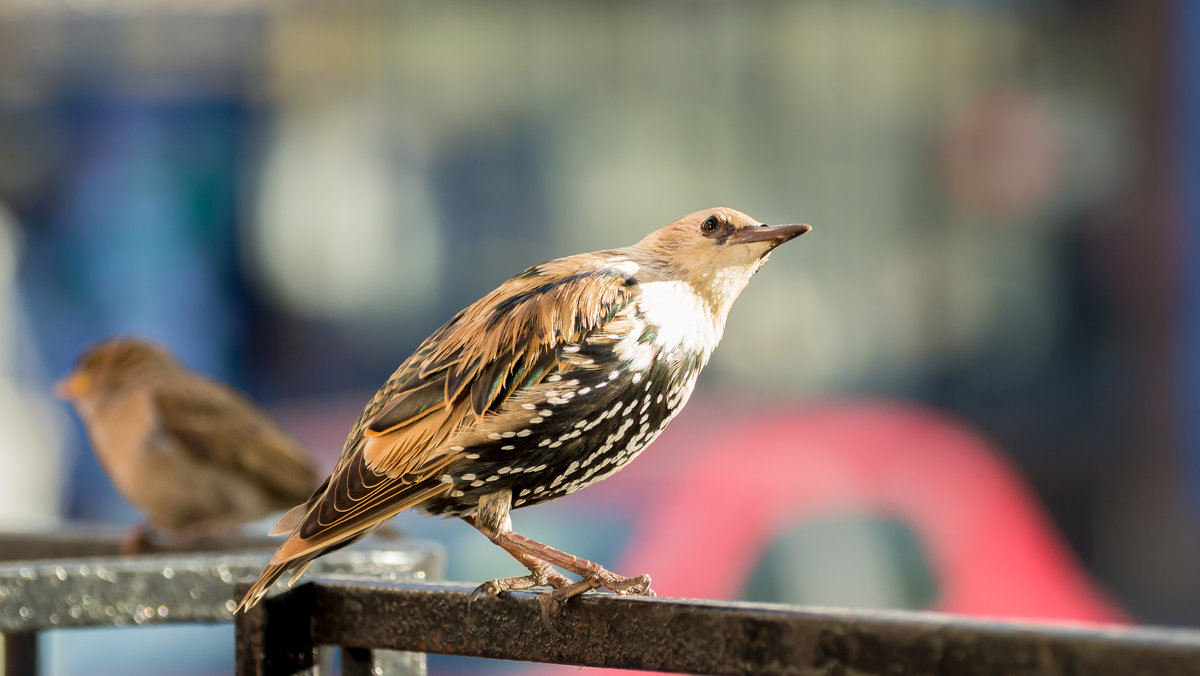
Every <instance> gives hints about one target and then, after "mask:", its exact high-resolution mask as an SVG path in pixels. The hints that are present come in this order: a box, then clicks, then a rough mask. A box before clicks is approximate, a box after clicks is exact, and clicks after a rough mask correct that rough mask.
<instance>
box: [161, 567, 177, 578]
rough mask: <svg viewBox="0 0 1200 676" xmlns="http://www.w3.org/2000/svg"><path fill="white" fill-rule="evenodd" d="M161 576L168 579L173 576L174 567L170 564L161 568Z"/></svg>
mask: <svg viewBox="0 0 1200 676" xmlns="http://www.w3.org/2000/svg"><path fill="white" fill-rule="evenodd" d="M163 577H165V578H167V579H168V580H170V579H171V578H173V577H175V569H174V568H172V567H170V566H167V567H166V568H163Z"/></svg>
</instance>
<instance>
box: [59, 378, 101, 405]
mask: <svg viewBox="0 0 1200 676" xmlns="http://www.w3.org/2000/svg"><path fill="white" fill-rule="evenodd" d="M91 389H92V379H91V378H89V377H88V376H87V374H86V373H71V374H69V375H67V376H66V377H64V378H63V379H62V380H60V381H58V382H57V383H55V384H54V394H56V395H58V398H59V399H64V400H66V401H72V400H74V399H78V398H80V397H82V396H83V395H85V394H87V393H88V392H89V391H90V390H91Z"/></svg>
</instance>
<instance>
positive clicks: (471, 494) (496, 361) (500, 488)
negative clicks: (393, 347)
mask: <svg viewBox="0 0 1200 676" xmlns="http://www.w3.org/2000/svg"><path fill="white" fill-rule="evenodd" d="M808 230H809V226H807V225H776V226H768V225H765V224H762V223H759V222H758V221H756V220H754V219H752V218H750V217H749V216H747V215H746V214H743V213H740V212H737V211H734V210H732V209H725V208H717V209H709V210H706V211H700V212H697V213H694V214H691V215H689V216H685V217H684V218H683V219H681V220H679V221H677V222H675V223H673V224H671V225H669V226H667V227H665V228H663V229H661V230H658V231H656V232H654V233H651V234H650V235H649V236H647V237H646V238H645V239H643V240H642V241H641V242H638V243H637V244H635V245H633V246H631V247H627V248H624V249H613V250H608V251H597V252H594V253H587V254H580V255H577V256H570V257H568V258H561V259H558V260H555V261H551V262H549V263H544V264H542V265H536V266H534V267H531V268H528V269H526V270H525V271H524V272H522V273H520V274H519V275H517V276H516V277H513V278H512V279H510V280H508V281H507V282H505V283H504V284H502V285H501V286H500V288H498V289H496V290H495V291H493V292H491V293H490V294H488V295H487V296H485V297H483V298H482V299H481V300H479V301H476V302H475V303H474V304H473V305H471V306H470V307H468V308H466V309H465V310H463V311H461V312H459V313H458V314H457V315H455V316H454V317H453V318H452V319H451V320H450V321H449V322H448V323H447V324H446V325H445V326H443V327H442V328H440V329H438V331H437V332H436V333H434V334H433V336H431V337H430V338H429V339H427V340H426V341H425V342H424V343H422V344H421V346H420V347H418V348H417V351H416V353H415V354H413V355H412V356H411V357H409V358H408V360H407V361H405V362H404V363H403V364H402V365H401V366H400V368H399V369H398V370H397V371H396V372H395V373H394V374H392V377H391V378H390V379H389V380H388V381H387V383H385V384H384V386H383V388H382V389H380V390H379V392H377V393H376V394H375V397H374V398H373V399H372V400H371V401H370V402H369V403H368V404H367V406H366V408H365V410H364V411H363V414H362V416H361V417H360V418H359V419H358V421H357V422H356V423H355V424H354V426H353V428H352V429H351V430H350V435H349V438H348V439H347V440H346V444H345V447H344V449H343V451H342V457H341V459H340V460H339V461H338V464H337V466H336V467H335V468H334V470H333V475H332V476H330V477H329V478H328V479H326V481H325V484H324V486H322V488H321V489H319V490H318V492H317V493H314V494H313V497H312V498H311V499H310V500H309V501H308V503H306V504H304V505H300V506H298V507H296V508H294V509H293V510H292V511H291V512H288V513H287V514H285V515H284V517H283V518H282V519H280V521H279V522H278V523H277V524H276V526H275V528H274V529H272V533H274V534H283V533H287V532H290V535H289V536H288V538H287V540H286V541H284V543H283V544H282V545H281V546H280V547H279V550H278V551H277V552H276V553H275V556H274V557H273V558H272V559H271V561H270V563H269V564H268V565H267V567H266V569H265V570H263V572H262V575H261V576H260V577H259V579H258V581H257V582H256V583H255V584H254V586H253V587H252V588H251V589H250V591H249V592H248V593H247V594H246V596H245V597H244V598H243V599H242V602H241V604H240V606H239V609H245V608H249V607H251V606H253V605H254V604H255V603H257V602H258V600H259V599H260V598H262V596H263V594H265V593H266V591H267V589H268V588H270V586H271V585H272V584H273V583H274V582H275V580H277V579H278V578H279V577H280V576H281V575H282V574H283V573H284V572H285V571H287V570H288V569H292V568H294V569H295V572H294V573H293V574H292V577H291V580H292V581H293V582H294V581H295V580H296V578H297V577H299V576H300V575H301V574H302V573H303V572H304V570H305V568H307V567H308V564H309V563H310V562H311V561H312V560H313V559H315V558H316V557H318V556H321V555H322V554H324V553H326V552H329V551H332V550H334V549H337V548H339V547H343V546H345V545H347V544H349V543H351V542H353V541H355V540H357V539H359V538H361V537H363V536H364V535H365V534H366V533H368V532H370V531H371V530H372V529H374V528H376V527H378V526H379V524H380V523H382V522H383V521H384V520H385V519H387V518H389V517H391V516H393V515H395V514H396V513H397V512H400V511H401V510H404V509H408V508H409V507H417V508H419V509H421V510H423V511H425V512H427V513H429V514H436V515H442V516H457V517H460V518H462V519H463V520H464V521H466V522H467V523H469V524H471V525H472V526H474V527H475V528H477V529H478V530H479V531H480V532H482V533H483V534H484V535H485V536H487V537H488V539H490V540H491V541H492V542H494V543H495V544H497V545H499V546H500V547H502V548H503V549H504V550H505V551H507V552H508V553H509V554H511V555H512V556H513V557H514V558H515V559H517V561H519V562H520V563H521V564H522V565H523V566H525V567H526V568H528V569H529V571H530V572H529V574H528V575H525V576H521V577H510V578H501V579H496V580H492V581H490V582H487V583H484V584H483V585H481V586H480V587H479V588H478V589H476V590H475V593H474V594H473V596H472V598H478V597H480V596H484V595H497V594H499V593H501V592H503V591H507V590H516V589H527V588H529V587H535V586H545V585H549V586H552V587H554V589H555V591H554V592H552V593H551V594H546V595H543V596H542V599H543V603H544V605H543V610H546V609H547V605H546V603H547V602H548V603H549V606H550V608H554V607H556V606H557V604H558V603H561V602H563V601H565V600H566V599H568V598H570V597H572V596H575V595H577V594H580V593H583V592H585V591H588V590H590V589H599V588H607V589H608V590H610V591H612V592H615V593H618V594H652V593H653V592H651V590H650V577H649V576H648V575H641V576H638V577H634V578H626V577H621V576H619V575H616V574H614V573H612V572H609V571H608V570H605V569H604V568H602V567H601V566H599V565H597V564H595V563H592V562H590V561H585V560H583V559H580V558H577V557H575V556H572V555H571V554H567V553H566V552H562V551H559V550H557V549H554V548H552V547H549V546H547V545H544V544H542V543H540V542H536V541H534V540H531V539H529V538H527V537H525V536H523V535H520V534H518V533H515V532H513V530H512V521H511V519H510V517H509V511H510V510H511V509H514V508H518V507H527V506H529V505H535V504H538V503H541V502H545V501H547V500H552V499H554V498H559V497H562V496H564V495H569V494H570V493H573V492H575V491H577V490H579V489H581V488H584V487H586V486H588V485H590V484H593V483H595V482H597V481H600V480H601V479H604V478H605V477H608V476H609V475H611V474H613V473H614V472H616V471H617V470H619V469H621V468H622V467H623V466H625V464H626V463H628V462H629V461H630V460H632V459H633V458H634V457H636V456H637V454H638V453H640V452H641V451H642V449H644V448H645V447H646V446H647V445H648V444H649V443H650V442H651V441H653V440H654V439H655V437H657V436H658V435H659V433H660V432H662V430H663V428H665V427H666V425H667V423H668V422H670V420H671V419H672V418H673V417H675V415H676V414H677V413H678V412H679V410H680V409H681V408H682V407H683V405H684V403H685V402H686V401H687V399H688V397H689V395H690V394H691V391H692V386H693V385H695V383H696V377H697V376H698V375H699V373H700V369H701V368H703V367H704V365H705V364H706V363H707V362H708V358H709V354H710V353H711V352H712V350H713V348H715V347H716V346H717V342H718V341H719V340H720V339H721V334H722V332H723V331H724V328H725V318H726V316H727V315H728V313H729V308H730V306H732V304H733V301H734V300H735V299H736V298H737V297H738V294H740V293H741V291H742V289H743V288H744V287H745V286H746V284H747V282H749V281H750V277H751V276H753V275H754V273H755V272H757V271H758V269H759V268H760V267H762V265H763V263H764V262H765V261H766V260H767V255H768V254H769V253H770V252H771V250H772V249H774V248H775V247H777V246H779V245H780V244H783V243H784V242H786V241H788V240H790V239H792V238H793V237H796V236H797V235H800V234H803V233H805V232H808ZM554 566H556V567H558V568H561V569H563V570H566V571H569V572H571V573H574V574H576V575H579V576H580V577H581V578H582V579H581V580H580V581H578V582H574V583H572V582H571V581H570V580H568V579H567V578H566V577H565V576H563V575H562V574H560V573H558V572H556V571H555V570H554V568H553V567H554Z"/></svg>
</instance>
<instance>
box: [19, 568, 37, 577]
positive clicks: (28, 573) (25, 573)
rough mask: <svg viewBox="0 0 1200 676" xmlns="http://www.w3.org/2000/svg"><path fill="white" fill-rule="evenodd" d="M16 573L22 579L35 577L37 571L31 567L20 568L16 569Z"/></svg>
mask: <svg viewBox="0 0 1200 676" xmlns="http://www.w3.org/2000/svg"><path fill="white" fill-rule="evenodd" d="M18 574H19V575H20V576H21V579H22V580H36V579H37V571H36V570H34V569H32V568H22V569H21V570H20V571H18Z"/></svg>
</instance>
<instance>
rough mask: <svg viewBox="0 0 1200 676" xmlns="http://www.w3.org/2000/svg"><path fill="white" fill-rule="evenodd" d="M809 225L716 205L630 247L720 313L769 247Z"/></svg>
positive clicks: (766, 254) (676, 222)
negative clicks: (763, 220) (757, 217)
mask: <svg viewBox="0 0 1200 676" xmlns="http://www.w3.org/2000/svg"><path fill="white" fill-rule="evenodd" d="M810 229H811V228H810V227H809V226H807V225H767V224H765V223H760V222H759V221H757V220H755V219H753V218H751V217H749V216H747V215H746V214H743V213H742V212H740V211H735V210H733V209H728V208H725V207H717V208H715V209H705V210H704V211H697V212H696V213H694V214H688V215H687V216H684V217H683V218H681V219H679V220H678V221H675V222H674V223H672V224H671V225H668V226H667V227H665V228H662V229H661V230H657V231H655V232H652V233H650V234H649V235H648V236H647V237H646V238H645V239H643V240H642V241H641V242H638V243H637V244H636V245H635V246H634V247H633V248H634V249H635V250H637V251H638V252H639V253H642V254H643V255H645V256H647V257H649V258H651V259H652V260H654V262H655V264H656V267H659V268H660V269H665V270H667V271H669V274H670V276H672V277H674V278H676V279H681V280H683V281H687V282H689V283H690V284H691V285H692V286H693V287H695V290H696V292H697V293H698V294H699V295H701V296H702V297H704V298H705V299H706V300H707V301H708V302H709V303H710V304H712V305H713V307H714V309H715V310H717V311H719V312H722V313H723V312H728V310H729V306H730V305H732V304H733V301H734V300H735V299H736V298H737V297H738V294H740V293H741V292H742V289H744V288H745V287H746V284H747V282H749V281H750V278H751V277H752V276H754V273H755V272H758V269H759V268H761V267H762V266H763V264H764V263H766V262H767V257H768V255H769V254H770V253H771V251H772V250H774V249H775V247H777V246H779V245H780V244H783V243H784V242H786V241H788V240H790V239H792V238H794V237H797V236H799V235H803V234H804V233H806V232H808V231H809V230H810Z"/></svg>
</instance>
